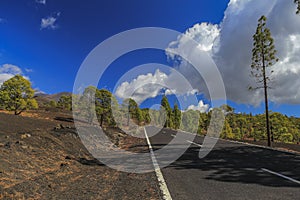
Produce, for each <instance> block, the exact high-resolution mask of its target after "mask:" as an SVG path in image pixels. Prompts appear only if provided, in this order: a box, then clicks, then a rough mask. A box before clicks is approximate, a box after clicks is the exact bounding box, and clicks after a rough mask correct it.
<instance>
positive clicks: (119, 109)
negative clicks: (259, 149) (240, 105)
mask: <svg viewBox="0 0 300 200" xmlns="http://www.w3.org/2000/svg"><path fill="white" fill-rule="evenodd" d="M94 93H95V110H96V115H97V119H98V121H99V124H100V125H101V126H119V125H121V124H122V126H123V127H124V126H129V125H132V124H134V125H136V126H143V125H155V126H161V127H165V128H171V129H180V130H184V131H187V132H193V133H198V134H200V135H205V134H206V133H207V129H208V126H209V125H210V118H211V113H212V110H210V111H209V112H206V113H200V112H199V111H194V110H187V111H181V110H180V108H179V106H178V105H177V104H176V103H175V104H174V107H171V106H170V103H169V101H168V99H167V97H166V96H163V97H162V100H161V108H160V109H158V110H151V109H149V108H144V109H141V108H139V106H138V104H137V103H136V102H135V101H134V100H133V99H125V100H124V101H123V102H122V104H119V103H118V102H117V100H116V98H115V97H114V96H113V95H112V94H111V93H110V92H109V91H108V90H104V89H101V90H99V89H97V88H95V87H88V88H87V89H86V90H85V92H84V94H83V95H82V96H81V97H80V98H79V97H76V96H75V95H73V99H74V98H76V99H77V101H78V102H79V103H80V102H81V103H83V104H84V103H85V101H86V99H88V98H90V95H92V94H94ZM70 98H71V97H66V96H64V97H62V98H61V99H60V100H59V101H58V102H57V103H53V102H51V104H53V105H54V106H59V107H63V108H65V109H71V108H72V106H71V101H70ZM78 99H79V100H78ZM112 107H113V109H112ZM214 109H219V110H221V111H222V112H223V113H224V114H225V122H224V126H223V131H222V133H221V135H220V137H221V138H226V139H233V140H254V141H259V140H267V134H266V130H265V127H266V124H265V123H266V122H265V115H264V114H258V115H252V114H251V113H235V112H234V109H233V108H232V107H230V106H228V105H223V106H221V107H220V108H214ZM87 110H89V109H88V108H85V109H84V110H83V111H82V110H81V112H82V113H84V115H85V116H87V115H88V114H89V113H88V112H87ZM91 117H92V116H91ZM90 120H91V121H92V120H93V119H90ZM211 126H213V124H212V125H211ZM270 128H271V139H272V142H284V143H299V142H300V118H296V117H288V116H286V115H283V114H281V113H278V112H271V111H270Z"/></svg>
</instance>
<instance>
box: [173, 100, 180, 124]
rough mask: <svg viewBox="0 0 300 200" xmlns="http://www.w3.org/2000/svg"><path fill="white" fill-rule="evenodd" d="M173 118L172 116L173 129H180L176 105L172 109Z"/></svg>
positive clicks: (178, 112)
mask: <svg viewBox="0 0 300 200" xmlns="http://www.w3.org/2000/svg"><path fill="white" fill-rule="evenodd" d="M173 116H174V124H173V125H174V129H179V128H180V123H181V111H180V110H179V108H178V105H177V104H175V105H174V109H173Z"/></svg>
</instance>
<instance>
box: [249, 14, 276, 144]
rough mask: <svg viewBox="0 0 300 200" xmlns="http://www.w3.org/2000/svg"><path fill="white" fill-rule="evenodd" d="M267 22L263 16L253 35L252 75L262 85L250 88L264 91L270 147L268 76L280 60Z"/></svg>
mask: <svg viewBox="0 0 300 200" xmlns="http://www.w3.org/2000/svg"><path fill="white" fill-rule="evenodd" d="M266 21H267V18H266V17H265V16H262V17H261V18H260V19H259V20H258V26H257V29H256V33H255V34H254V35H253V40H254V44H253V45H254V47H253V50H252V64H251V68H252V70H251V75H252V76H253V77H255V79H256V81H257V83H258V84H260V85H259V86H258V87H256V88H252V87H249V89H259V88H263V89H264V96H265V110H266V129H267V136H268V146H271V137H270V135H271V134H270V124H269V110H268V109H269V108H268V107H269V106H268V88H269V87H268V83H269V80H270V76H269V75H268V74H267V68H268V67H271V66H272V65H273V64H274V63H275V62H277V61H278V58H276V57H275V54H276V50H275V45H274V39H273V38H272V36H271V32H270V30H269V29H268V28H266Z"/></svg>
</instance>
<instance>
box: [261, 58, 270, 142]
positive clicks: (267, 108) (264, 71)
mask: <svg viewBox="0 0 300 200" xmlns="http://www.w3.org/2000/svg"><path fill="white" fill-rule="evenodd" d="M263 76H264V90H265V110H266V125H267V136H268V146H269V147H271V146H272V144H271V133H270V122H269V103H268V86H267V78H266V67H265V64H263Z"/></svg>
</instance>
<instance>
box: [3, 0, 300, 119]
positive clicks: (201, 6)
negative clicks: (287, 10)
mask: <svg viewBox="0 0 300 200" xmlns="http://www.w3.org/2000/svg"><path fill="white" fill-rule="evenodd" d="M234 2H235V1H234ZM257 2H258V1H257ZM228 3H229V0H222V1H220V0H191V1H179V0H175V1H174V0H172V1H171V0H164V1H160V0H153V1H140V0H127V1H121V0H119V1H116V0H107V1H106V0H105V1H97V0H88V1H85V2H82V1H68V0H60V1H58V0H56V1H55V0H46V1H43V0H21V1H20V0H2V1H1V2H0V67H1V66H3V65H4V64H10V65H13V66H17V67H18V68H20V69H21V70H22V73H23V75H24V76H27V77H29V79H30V80H31V81H32V83H33V87H34V88H38V89H39V90H41V91H44V92H46V93H49V94H53V93H57V92H62V91H72V88H73V83H74V79H75V76H76V73H77V70H78V69H79V67H80V65H81V63H82V62H83V60H84V59H85V58H86V56H87V55H88V53H89V52H90V51H91V50H92V49H93V48H94V47H96V46H97V45H98V44H99V43H101V42H102V41H104V40H105V39H107V38H109V37H111V36H113V35H115V34H117V33H120V32H122V31H126V30H129V29H133V28H139V27H149V26H150V27H164V28H169V29H173V30H176V31H179V32H181V33H185V32H186V31H187V30H188V29H189V28H191V27H193V26H195V25H196V24H201V23H202V22H208V23H209V24H217V25H218V26H219V27H221V25H220V24H221V22H222V21H223V20H224V12H225V11H226V10H228ZM258 4H259V3H258ZM234 6H241V8H242V7H243V5H241V4H240V5H239V4H237V3H236V4H232V5H231V7H233V8H234ZM233 8H232V9H233ZM263 8H264V5H261V8H260V7H259V8H257V9H258V10H259V9H263ZM253 9H255V8H253ZM227 14H228V15H229V14H230V10H229V11H228V13H227ZM230 17H231V16H230V15H229V17H228V18H230ZM237 18H238V16H237ZM255 23H256V21H254V24H255ZM223 24H225V25H226V22H224V23H223ZM225 25H224V26H225ZM223 29H224V30H225V29H226V27H224V28H223ZM201 30H202V29H201ZM251 34H252V33H251ZM221 35H222V37H223V36H224V37H225V36H226V34H225V31H224V34H221ZM250 50H251V49H250ZM228 51H229V50H228ZM150 62H157V63H162V64H170V63H169V62H168V60H167V55H166V53H165V52H163V51H157V50H149V49H148V50H144V51H136V52H132V53H129V54H127V55H125V56H122V57H120V58H119V59H118V60H116V61H115V62H114V63H113V64H112V66H110V68H108V70H107V71H106V73H105V76H104V77H103V79H101V81H100V83H99V87H104V88H107V89H109V90H112V89H113V88H114V87H115V83H116V82H117V81H118V79H119V78H120V77H121V76H122V74H124V73H126V72H127V71H128V70H130V69H131V68H132V67H135V66H138V65H141V64H144V63H150ZM218 67H219V66H218ZM2 71H3V70H2ZM154 71H155V70H153V72H152V73H154ZM0 72H1V70H0ZM6 73H7V72H6ZM221 73H222V75H223V74H225V75H227V72H226V71H224V72H222V71H221ZM128 81H129V82H130V80H128ZM228 85H230V84H228ZM225 86H227V85H226V84H225ZM229 90H230V89H229ZM201 92H202V91H199V93H201ZM231 93H232V92H230V91H229V94H231ZM229 97H230V98H229V99H230V101H229V104H230V105H232V106H233V107H235V108H236V111H237V112H252V113H262V112H263V106H262V104H261V102H258V103H257V102H256V107H253V106H249V105H250V104H253V105H254V104H255V103H253V102H246V101H245V100H244V99H242V98H240V97H235V96H233V97H232V98H231V96H230V95H229ZM156 98H157V99H159V98H160V97H159V96H158V97H156ZM170 98H171V99H172V100H171V104H173V103H174V102H175V99H174V97H171V96H170ZM198 98H199V100H201V99H202V100H203V102H204V104H206V103H209V101H208V100H207V99H203V95H199V96H198ZM296 98H298V97H296ZM154 99H155V98H154ZM274 99H275V100H274V103H272V104H271V109H272V110H274V111H280V112H282V113H285V114H287V115H295V116H300V115H299V114H298V111H299V110H300V109H299V108H300V106H299V104H298V103H297V101H295V102H291V101H288V100H287V101H286V102H285V101H284V100H278V102H276V101H277V100H276V96H274ZM277 99H278V98H277ZM147 102H148V103H149V102H152V100H148V101H146V103H144V104H142V105H143V106H148V103H147ZM257 106H258V107H257Z"/></svg>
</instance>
